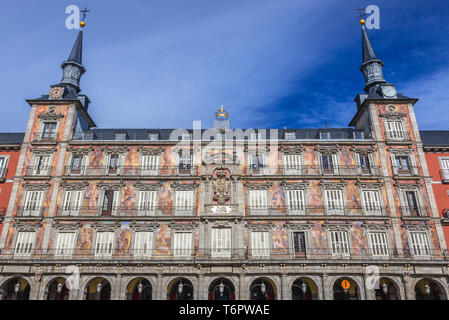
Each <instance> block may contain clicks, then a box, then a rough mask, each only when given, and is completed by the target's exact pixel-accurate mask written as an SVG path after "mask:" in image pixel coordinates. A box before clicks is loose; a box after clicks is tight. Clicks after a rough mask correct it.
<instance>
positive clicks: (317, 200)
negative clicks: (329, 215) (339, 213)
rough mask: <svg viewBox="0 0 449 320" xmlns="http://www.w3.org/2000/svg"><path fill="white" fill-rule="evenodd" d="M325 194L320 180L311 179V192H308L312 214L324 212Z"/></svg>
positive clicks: (308, 201) (308, 204) (308, 203)
mask: <svg viewBox="0 0 449 320" xmlns="http://www.w3.org/2000/svg"><path fill="white" fill-rule="evenodd" d="M323 201H324V200H323V195H322V193H321V188H320V186H319V181H317V180H314V181H310V184H309V192H308V193H307V206H308V207H309V212H310V213H311V214H324V210H323V208H322V206H323Z"/></svg>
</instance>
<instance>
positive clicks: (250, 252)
mask: <svg viewBox="0 0 449 320" xmlns="http://www.w3.org/2000/svg"><path fill="white" fill-rule="evenodd" d="M100 247H101V248H102V249H100ZM25 251H26V252H25ZM25 251H24V249H23V247H22V248H20V249H19V250H16V249H15V248H11V249H6V250H5V249H4V250H3V251H2V252H1V253H0V260H30V261H33V262H34V261H35V262H37V261H47V262H48V261H61V262H62V261H65V262H68V263H70V262H74V261H85V262H86V263H89V262H94V263H97V262H98V261H101V262H102V263H115V262H118V261H121V262H124V263H126V262H129V263H132V262H134V263H139V262H142V261H147V262H148V261H152V260H153V261H160V260H172V261H185V262H197V261H209V262H214V261H217V262H218V261H221V260H226V261H246V262H248V263H251V262H256V263H259V262H262V261H263V262H270V261H273V260H275V261H279V260H286V259H287V260H290V261H297V262H300V261H304V262H305V261H309V262H313V261H320V262H322V261H326V262H328V263H332V262H336V263H341V261H354V262H356V261H358V262H361V263H366V262H367V261H370V262H373V263H376V262H377V263H385V262H387V261H404V260H405V261H409V262H413V261H417V262H418V261H429V260H431V261H448V260H449V255H448V252H447V250H444V251H441V250H433V249H430V248H424V249H422V250H420V251H416V250H414V249H413V248H412V249H407V250H405V251H404V252H403V253H398V251H397V250H396V249H393V248H389V247H379V246H377V247H371V248H369V247H356V248H354V247H353V248H351V249H349V248H348V249H343V248H338V247H336V248H333V249H330V248H311V249H302V250H297V249H295V248H262V249H251V248H220V249H218V248H216V249H210V248H208V249H203V248H183V249H173V248H162V249H134V248H124V249H123V248H115V247H114V244H113V243H107V244H102V245H101V246H98V247H96V246H95V248H90V249H84V248H64V249H60V248H51V249H47V250H43V249H35V248H33V247H31V246H29V247H27V249H26V250H25Z"/></svg>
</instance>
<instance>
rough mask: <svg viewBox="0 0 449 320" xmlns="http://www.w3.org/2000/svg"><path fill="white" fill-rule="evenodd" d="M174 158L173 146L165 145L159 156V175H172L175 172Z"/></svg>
mask: <svg viewBox="0 0 449 320" xmlns="http://www.w3.org/2000/svg"><path fill="white" fill-rule="evenodd" d="M175 164H176V158H175V154H174V152H173V147H165V148H164V152H163V153H162V157H161V170H160V174H161V175H172V174H174V173H175Z"/></svg>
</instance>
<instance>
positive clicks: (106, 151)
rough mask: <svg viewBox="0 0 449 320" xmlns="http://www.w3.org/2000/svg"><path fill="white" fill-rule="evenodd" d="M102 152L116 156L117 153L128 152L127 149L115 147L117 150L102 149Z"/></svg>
mask: <svg viewBox="0 0 449 320" xmlns="http://www.w3.org/2000/svg"><path fill="white" fill-rule="evenodd" d="M102 151H104V152H105V153H106V154H117V153H126V152H128V151H129V148H128V147H126V146H125V147H117V148H107V147H104V148H103V149H102Z"/></svg>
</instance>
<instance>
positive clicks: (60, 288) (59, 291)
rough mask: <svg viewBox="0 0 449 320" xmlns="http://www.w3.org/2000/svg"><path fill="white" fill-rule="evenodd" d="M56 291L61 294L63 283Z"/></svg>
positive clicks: (59, 284)
mask: <svg viewBox="0 0 449 320" xmlns="http://www.w3.org/2000/svg"><path fill="white" fill-rule="evenodd" d="M56 290H58V293H59V294H61V291H62V283H58V286H57V288H56Z"/></svg>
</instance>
